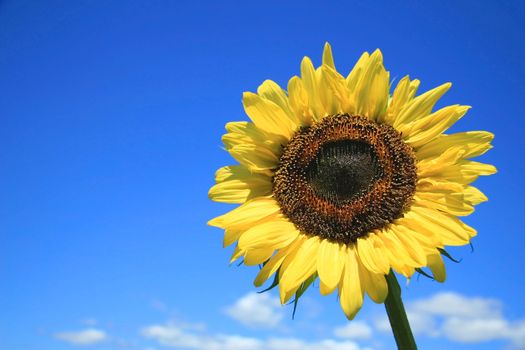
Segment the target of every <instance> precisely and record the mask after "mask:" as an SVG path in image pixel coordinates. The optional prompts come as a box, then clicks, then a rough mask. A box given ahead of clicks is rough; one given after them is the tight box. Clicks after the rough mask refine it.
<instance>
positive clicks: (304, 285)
mask: <svg viewBox="0 0 525 350" xmlns="http://www.w3.org/2000/svg"><path fill="white" fill-rule="evenodd" d="M316 278H317V272H316V273H314V274H313V275H311V276H310V277H308V279H307V280H306V281H304V282H303V283H302V284H301V286H300V287H299V289H297V292H295V298H294V300H293V312H292V320H293V319H294V317H295V311H296V310H297V303H298V302H299V298H300V297H301V296H302V295H303V294H304V292H306V290H307V289H308V287H310V285H311V284H312V283H314V281H315V279H316Z"/></svg>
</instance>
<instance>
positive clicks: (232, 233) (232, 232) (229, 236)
mask: <svg viewBox="0 0 525 350" xmlns="http://www.w3.org/2000/svg"><path fill="white" fill-rule="evenodd" d="M243 232H244V230H241V229H232V228H229V229H226V230H224V239H223V241H222V246H223V247H224V248H226V247H228V246H229V245H231V244H232V243H233V242H235V241H236V240H238V239H239V237H241V235H242V233H243Z"/></svg>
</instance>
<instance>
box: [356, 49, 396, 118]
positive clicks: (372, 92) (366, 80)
mask: <svg viewBox="0 0 525 350" xmlns="http://www.w3.org/2000/svg"><path fill="white" fill-rule="evenodd" d="M363 68H364V69H363V73H362V75H361V77H360V79H359V81H358V82H357V84H356V86H355V90H354V91H353V94H354V105H355V106H356V112H357V114H359V115H361V116H366V117H368V118H370V119H371V120H376V119H378V118H379V117H380V116H382V115H383V114H385V112H386V107H387V104H388V96H389V92H388V90H389V84H390V82H389V79H390V74H389V73H388V72H387V71H386V70H385V67H384V66H383V55H382V54H381V51H379V49H378V50H376V51H374V53H373V54H372V55H371V56H370V59H369V60H368V62H367V65H365V66H364V67H363Z"/></svg>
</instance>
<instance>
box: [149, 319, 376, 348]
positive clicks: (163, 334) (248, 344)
mask: <svg viewBox="0 0 525 350" xmlns="http://www.w3.org/2000/svg"><path fill="white" fill-rule="evenodd" d="M141 334H142V336H144V337H145V338H148V339H151V340H155V341H156V342H158V343H159V344H160V345H163V346H168V347H173V348H177V349H193V350H365V349H363V348H361V347H360V346H359V345H358V344H357V343H354V342H352V341H337V340H333V339H325V340H320V341H314V342H309V341H305V340H303V339H297V338H270V339H257V338H252V337H244V336H239V335H230V334H215V335H210V334H207V333H204V332H203V331H202V330H197V329H189V325H186V326H181V325H179V324H175V323H167V324H163V325H151V326H148V327H145V328H143V329H142V330H141ZM368 350H371V349H368Z"/></svg>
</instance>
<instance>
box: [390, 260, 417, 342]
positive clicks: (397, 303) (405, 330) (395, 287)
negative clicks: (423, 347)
mask: <svg viewBox="0 0 525 350" xmlns="http://www.w3.org/2000/svg"><path fill="white" fill-rule="evenodd" d="M386 281H387V283H388V296H387V298H386V300H385V308H386V313H387V315H388V320H389V321H390V326H391V327H392V332H393V333H394V338H395V339H396V344H397V348H398V349H399V350H417V345H416V341H415V340H414V336H413V335H412V330H411V329H410V324H409V323H408V318H407V314H406V312H405V307H404V306H403V301H402V300H401V288H400V287H399V283H398V282H397V278H396V275H395V274H394V271H392V270H390V273H389V274H388V275H387V276H386Z"/></svg>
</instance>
